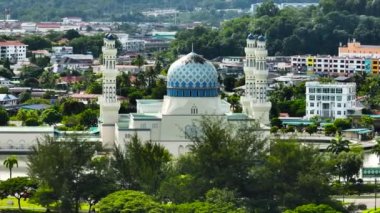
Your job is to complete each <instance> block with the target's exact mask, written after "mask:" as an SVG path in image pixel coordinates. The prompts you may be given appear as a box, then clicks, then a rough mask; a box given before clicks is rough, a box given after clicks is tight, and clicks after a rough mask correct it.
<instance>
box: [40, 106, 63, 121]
mask: <svg viewBox="0 0 380 213" xmlns="http://www.w3.org/2000/svg"><path fill="white" fill-rule="evenodd" d="M41 120H42V121H43V122H45V123H47V124H49V125H53V124H55V123H58V122H60V121H61V120H62V115H61V113H59V112H58V111H57V110H55V109H46V110H44V111H43V112H42V113H41Z"/></svg>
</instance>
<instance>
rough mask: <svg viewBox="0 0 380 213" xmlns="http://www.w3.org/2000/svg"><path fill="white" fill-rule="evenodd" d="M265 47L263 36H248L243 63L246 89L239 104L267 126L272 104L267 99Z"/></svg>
mask: <svg viewBox="0 0 380 213" xmlns="http://www.w3.org/2000/svg"><path fill="white" fill-rule="evenodd" d="M265 45H266V41H265V37H264V36H256V35H252V34H249V35H248V38H247V47H246V48H245V55H246V59H245V62H244V73H245V87H246V89H245V96H242V97H241V103H242V106H243V111H244V112H245V113H247V114H248V115H249V116H251V117H253V118H255V119H256V120H260V122H261V123H264V124H269V111H270V109H271V107H272V103H271V102H269V100H268V97H267V90H268V81H267V79H268V67H267V63H266V59H267V56H268V51H267V50H266V47H265Z"/></svg>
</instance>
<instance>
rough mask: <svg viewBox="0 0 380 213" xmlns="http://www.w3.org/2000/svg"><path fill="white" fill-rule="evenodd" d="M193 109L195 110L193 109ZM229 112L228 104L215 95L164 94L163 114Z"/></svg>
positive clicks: (220, 113) (221, 113)
mask: <svg viewBox="0 0 380 213" xmlns="http://www.w3.org/2000/svg"><path fill="white" fill-rule="evenodd" d="M194 110H195V111H194ZM228 112H230V104H229V103H227V102H226V101H224V100H221V99H220V97H219V96H217V97H171V96H165V97H164V103H163V106H162V114H163V115H188V114H209V115H213V114H216V115H223V114H225V113H228Z"/></svg>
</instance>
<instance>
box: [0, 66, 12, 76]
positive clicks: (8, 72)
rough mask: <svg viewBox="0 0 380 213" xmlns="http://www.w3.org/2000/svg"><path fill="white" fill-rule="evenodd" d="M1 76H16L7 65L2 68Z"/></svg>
mask: <svg viewBox="0 0 380 213" xmlns="http://www.w3.org/2000/svg"><path fill="white" fill-rule="evenodd" d="M0 76H1V77H4V78H12V77H13V76H14V74H13V72H12V71H11V70H10V69H7V68H5V67H1V68H0Z"/></svg>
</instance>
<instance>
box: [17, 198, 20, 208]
mask: <svg viewBox="0 0 380 213" xmlns="http://www.w3.org/2000/svg"><path fill="white" fill-rule="evenodd" d="M17 203H18V209H19V210H21V197H20V198H17Z"/></svg>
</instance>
